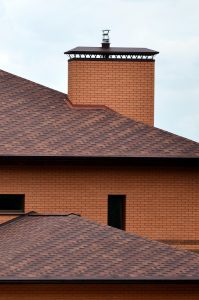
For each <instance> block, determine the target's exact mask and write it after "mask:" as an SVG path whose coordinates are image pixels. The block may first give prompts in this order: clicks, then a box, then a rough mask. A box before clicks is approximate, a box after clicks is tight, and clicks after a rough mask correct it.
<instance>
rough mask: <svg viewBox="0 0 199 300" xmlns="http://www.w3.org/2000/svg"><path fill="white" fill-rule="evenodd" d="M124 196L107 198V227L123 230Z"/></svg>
mask: <svg viewBox="0 0 199 300" xmlns="http://www.w3.org/2000/svg"><path fill="white" fill-rule="evenodd" d="M125 202H126V196H125V195H109V196H108V225H109V226H112V227H115V228H118V229H122V230H124V229H125Z"/></svg>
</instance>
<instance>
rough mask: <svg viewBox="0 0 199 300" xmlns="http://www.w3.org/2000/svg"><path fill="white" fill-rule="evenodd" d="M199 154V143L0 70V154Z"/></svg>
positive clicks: (76, 155) (115, 155)
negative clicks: (77, 104) (80, 103)
mask: <svg viewBox="0 0 199 300" xmlns="http://www.w3.org/2000/svg"><path fill="white" fill-rule="evenodd" d="M40 155H41V156H66V157H67V156H72V157H199V144H198V143H196V142H193V141H190V140H188V139H185V138H183V137H179V136H177V135H174V134H171V133H169V132H166V131H163V130H160V129H157V128H154V127H151V126H147V125H144V124H142V123H140V122H136V121H133V120H131V119H128V118H126V117H124V116H121V115H120V114H118V113H116V112H113V111H111V110H110V109H108V108H106V107H98V108H97V107H93V108H88V107H87V108H86V107H84V108H82V107H79V108H77V107H72V106H71V105H70V103H69V101H68V99H67V95H65V94H63V93H61V92H58V91H55V90H53V89H50V88H47V87H44V86H42V85H39V84H37V83H34V82H31V81H29V80H26V79H23V78H20V77H18V76H15V75H12V74H10V73H7V72H5V71H1V70H0V156H40Z"/></svg>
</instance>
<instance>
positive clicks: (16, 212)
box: [0, 194, 25, 215]
mask: <svg viewBox="0 0 199 300" xmlns="http://www.w3.org/2000/svg"><path fill="white" fill-rule="evenodd" d="M2 196H6V197H9V196H11V197H13V196H21V199H20V200H21V209H10V210H8V209H6V210H3V209H2V210H1V209H0V215H23V214H25V194H0V201H1V197H2Z"/></svg>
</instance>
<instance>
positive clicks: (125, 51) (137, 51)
mask: <svg viewBox="0 0 199 300" xmlns="http://www.w3.org/2000/svg"><path fill="white" fill-rule="evenodd" d="M158 53H159V52H158V51H155V50H151V49H147V48H124V47H110V48H108V49H107V48H102V47H76V48H73V49H71V50H69V51H66V52H64V54H74V55H76V54H79V55H81V54H82V55H100V54H111V55H144V56H153V55H156V54H158Z"/></svg>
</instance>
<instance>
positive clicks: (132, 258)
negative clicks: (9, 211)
mask: <svg viewBox="0 0 199 300" xmlns="http://www.w3.org/2000/svg"><path fill="white" fill-rule="evenodd" d="M0 236H1V243H0V257H1V264H0V282H1V283H10V282H12V283H30V282H32V283H66V282H68V283H69V282H70V283H88V282H90V283H101V282H103V283H110V282H111V283H114V282H115V283H133V282H134V283H146V282H151V283H155V282H156V283H163V282H164V283H171V282H173V283H174V282H175V283H184V282H186V283H189V282H197V281H198V280H199V255H198V254H195V253H192V252H189V251H185V250H177V249H176V248H173V247H171V246H168V245H165V244H163V243H160V242H156V241H152V240H149V239H146V238H142V237H140V236H137V235H135V234H130V233H127V232H125V231H122V230H119V229H115V228H112V227H109V226H107V225H100V224H97V223H95V222H93V221H90V220H87V219H85V218H82V217H80V216H78V215H74V214H68V215H40V214H36V213H28V214H26V215H24V216H21V217H18V218H16V219H14V220H12V221H9V222H7V223H3V224H2V225H1V226H0Z"/></svg>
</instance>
